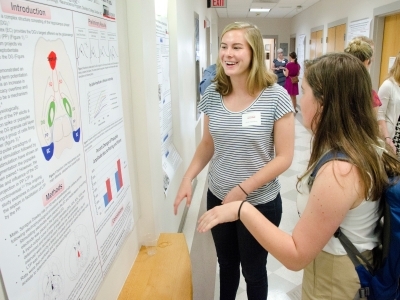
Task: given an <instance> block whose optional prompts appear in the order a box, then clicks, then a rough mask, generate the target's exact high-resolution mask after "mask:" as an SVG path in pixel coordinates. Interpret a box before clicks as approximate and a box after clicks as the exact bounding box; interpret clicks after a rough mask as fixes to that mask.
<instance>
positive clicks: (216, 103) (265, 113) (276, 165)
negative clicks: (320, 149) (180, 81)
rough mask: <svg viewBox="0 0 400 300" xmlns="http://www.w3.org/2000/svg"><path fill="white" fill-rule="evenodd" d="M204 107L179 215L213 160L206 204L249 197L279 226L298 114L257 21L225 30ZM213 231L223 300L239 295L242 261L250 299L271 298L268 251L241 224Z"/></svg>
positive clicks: (181, 192)
mask: <svg viewBox="0 0 400 300" xmlns="http://www.w3.org/2000/svg"><path fill="white" fill-rule="evenodd" d="M199 109H200V110H201V111H203V112H204V130H203V137H202V140H201V142H200V144H199V146H198V147H197V150H196V152H195V154H194V157H193V159H192V161H191V163H190V165H189V167H188V169H187V171H186V173H185V175H184V177H183V179H182V182H181V185H180V187H179V190H178V192H177V195H176V198H175V202H174V213H175V214H176V213H177V209H178V206H179V204H180V203H181V202H182V201H183V199H184V198H186V204H187V205H189V204H190V202H191V199H192V185H191V181H192V179H193V178H195V177H196V176H197V175H198V174H199V173H200V172H201V170H202V169H203V168H204V167H205V166H206V165H207V164H208V163H209V162H210V166H209V171H208V188H209V190H208V192H207V209H212V208H214V207H220V206H222V205H225V204H227V203H232V202H237V203H240V202H241V201H242V200H244V199H246V200H247V201H248V202H249V203H251V204H252V205H253V207H254V209H256V210H257V211H258V212H259V213H260V214H261V215H262V216H263V217H264V218H266V219H268V220H270V222H271V223H272V224H274V225H275V226H278V225H279V223H280V220H281V215H282V201H281V196H280V184H279V181H278V176H279V175H280V174H282V173H283V172H284V171H285V170H286V169H288V168H289V166H290V165H291V162H292V159H293V153H294V114H293V108H292V103H291V101H290V98H289V95H288V94H287V92H286V91H285V89H284V88H282V87H281V86H280V85H278V84H276V76H275V75H274V74H273V73H272V72H271V71H269V70H267V68H266V65H265V57H264V46H263V39H262V36H261V33H260V31H259V29H258V28H257V27H256V26H254V25H252V24H248V23H243V22H235V23H232V24H229V25H228V26H227V27H225V29H224V30H223V32H222V35H221V44H220V49H219V59H218V61H217V75H216V77H215V81H214V82H213V83H212V84H211V85H210V86H209V87H208V88H207V89H206V91H205V93H204V95H203V97H202V99H201V102H200V103H199ZM211 233H212V236H213V240H214V244H215V248H216V252H217V257H218V263H219V269H220V271H219V275H220V299H221V300H229V299H235V297H236V293H237V289H238V287H239V280H240V265H241V266H242V273H243V276H244V278H245V280H246V284H247V290H246V292H247V296H248V299H249V300H258V299H259V300H261V299H262V300H265V299H267V294H268V278H267V270H266V263H267V256H268V252H267V251H266V250H265V249H264V248H263V247H262V246H261V245H260V244H259V243H258V242H257V241H256V239H255V238H254V237H253V236H252V235H251V234H250V232H249V231H248V230H247V229H246V227H245V226H243V224H242V223H240V222H236V223H227V224H221V225H218V226H215V228H213V229H212V231H211Z"/></svg>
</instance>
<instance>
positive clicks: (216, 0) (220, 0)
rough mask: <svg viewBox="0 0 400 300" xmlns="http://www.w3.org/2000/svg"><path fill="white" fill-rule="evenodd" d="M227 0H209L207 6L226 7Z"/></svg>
mask: <svg viewBox="0 0 400 300" xmlns="http://www.w3.org/2000/svg"><path fill="white" fill-rule="evenodd" d="M226 1H227V0H207V7H215V8H221V7H226Z"/></svg>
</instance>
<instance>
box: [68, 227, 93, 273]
mask: <svg viewBox="0 0 400 300" xmlns="http://www.w3.org/2000/svg"><path fill="white" fill-rule="evenodd" d="M89 254H90V247H89V233H88V231H87V229H86V227H85V226H84V225H78V226H77V227H76V228H75V230H74V231H72V232H71V233H70V235H69V236H68V239H67V243H66V247H65V263H64V265H65V271H66V273H67V275H68V277H69V279H71V280H75V279H76V278H78V275H79V274H80V273H81V271H82V270H84V268H85V265H86V264H87V262H88V261H89Z"/></svg>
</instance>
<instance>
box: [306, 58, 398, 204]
mask: <svg viewBox="0 0 400 300" xmlns="http://www.w3.org/2000/svg"><path fill="white" fill-rule="evenodd" d="M305 66H306V67H305V73H304V78H305V80H306V81H307V83H308V84H309V85H310V87H311V89H312V91H313V94H314V97H315V98H316V101H318V102H319V104H320V105H319V109H318V110H317V113H316V115H315V116H314V118H313V120H312V122H311V128H313V140H312V145H311V157H310V161H309V164H308V170H307V172H306V174H305V175H303V176H302V177H300V178H299V181H300V180H301V179H302V178H303V177H305V176H306V175H307V174H308V173H309V172H311V170H313V169H314V167H315V165H316V163H317V162H318V160H319V158H320V157H321V156H322V155H323V154H324V153H325V152H326V151H328V150H333V151H340V152H343V153H345V154H346V155H347V156H348V157H349V158H350V160H351V161H352V163H353V164H354V165H355V166H357V167H358V170H359V172H360V176H361V179H362V181H363V183H364V191H363V195H364V196H365V197H366V198H367V197H368V198H369V199H371V200H378V199H380V196H381V194H382V192H383V190H384V189H385V188H386V186H387V184H388V176H387V174H390V175H399V174H400V161H399V160H398V159H397V157H396V156H395V155H394V154H393V153H392V152H391V151H389V150H388V149H385V150H384V151H383V153H382V156H380V155H379V154H378V151H377V149H378V148H379V147H382V145H385V143H384V142H383V141H382V140H380V139H379V128H378V123H377V121H376V118H375V115H374V112H373V108H372V102H371V98H372V95H371V91H372V84H371V78H370V75H369V73H368V71H367V69H366V68H365V66H364V65H363V63H362V62H361V61H360V60H359V59H358V58H356V57H354V56H353V55H350V54H347V53H330V54H326V55H323V56H321V57H319V58H316V59H315V60H312V61H307V62H306V63H305ZM383 147H385V146H383ZM381 149H382V148H381Z"/></svg>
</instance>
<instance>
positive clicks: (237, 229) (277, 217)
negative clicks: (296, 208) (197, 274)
mask: <svg viewBox="0 0 400 300" xmlns="http://www.w3.org/2000/svg"><path fill="white" fill-rule="evenodd" d="M221 202H222V201H221V200H220V199H218V198H217V197H216V196H215V195H214V194H212V193H211V192H210V190H208V192H207V210H209V209H211V208H213V207H215V206H217V205H221ZM255 207H256V208H257V209H258V210H259V211H260V212H261V213H262V214H263V215H264V216H265V217H266V218H267V219H268V220H270V221H271V222H272V223H273V224H275V225H276V226H279V223H280V222H281V217H282V200H281V196H280V194H279V193H278V195H277V197H276V198H275V199H274V200H273V201H271V202H268V203H265V204H260V205H257V206H255ZM211 232H212V236H213V239H214V243H215V248H216V251H217V257H218V263H219V268H220V271H219V277H220V300H234V299H235V297H236V292H237V289H238V287H239V280H240V264H241V265H242V272H243V277H244V278H245V280H246V284H247V287H246V290H247V297H248V300H266V299H267V295H268V278H267V256H268V252H267V251H266V250H265V249H264V248H263V247H262V246H261V245H260V244H259V243H258V242H257V241H256V239H255V238H254V237H253V236H252V235H251V233H250V232H249V231H248V230H247V229H246V227H245V226H244V225H243V223H242V222H240V221H236V222H230V223H223V224H220V225H217V226H215V227H214V228H213V229H211Z"/></svg>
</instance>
